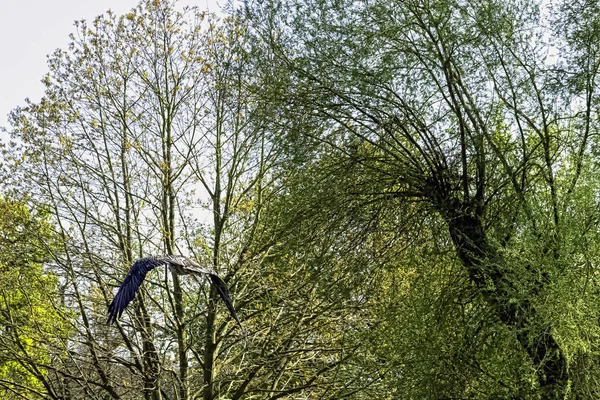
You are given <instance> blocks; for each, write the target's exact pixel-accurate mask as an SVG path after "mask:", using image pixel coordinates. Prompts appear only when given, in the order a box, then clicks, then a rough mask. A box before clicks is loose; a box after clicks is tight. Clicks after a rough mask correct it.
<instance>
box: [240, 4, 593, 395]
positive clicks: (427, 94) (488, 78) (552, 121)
mask: <svg viewBox="0 0 600 400" xmlns="http://www.w3.org/2000/svg"><path fill="white" fill-rule="evenodd" d="M567 8H568V9H569V10H571V11H570V12H573V10H574V9H577V6H575V5H574V6H573V7H570V6H567ZM289 10H291V12H289ZM245 12H246V13H248V15H249V18H250V19H252V20H253V21H255V24H254V32H255V33H256V36H257V42H258V43H260V45H259V46H262V47H263V48H265V49H268V50H266V51H270V52H269V54H270V57H271V65H270V66H267V68H265V71H264V72H263V74H264V76H265V77H266V79H268V82H270V83H273V82H275V83H279V84H271V85H270V86H269V91H268V92H267V93H266V94H265V97H266V98H267V96H268V98H270V99H272V100H273V99H277V100H279V101H278V102H277V104H279V112H280V115H284V116H285V117H284V118H281V119H280V120H283V121H282V122H281V126H282V131H283V132H284V133H285V137H286V138H287V139H288V144H287V145H286V146H287V148H288V150H289V152H290V154H293V155H294V156H295V157H296V158H298V159H299V161H300V162H301V163H302V162H304V160H306V159H307V158H309V157H310V155H312V156H315V157H322V154H325V153H332V152H333V153H336V154H338V155H339V157H340V160H345V161H342V162H345V163H346V165H359V166H360V168H362V169H363V171H364V175H363V177H362V178H360V177H359V178H358V182H359V183H357V184H356V185H355V186H354V187H353V192H354V193H355V196H356V197H357V198H361V197H362V198H369V199H370V201H368V202H366V204H369V207H372V204H373V203H379V204H381V207H382V208H390V209H395V210H396V211H395V212H396V213H405V212H407V211H406V210H408V209H411V206H410V205H411V204H412V203H414V202H418V203H421V204H424V205H426V206H425V207H423V208H421V210H420V214H419V215H420V216H421V218H422V219H423V220H427V221H433V220H436V219H437V218H441V221H443V223H444V224H445V225H446V228H447V231H446V233H445V234H443V236H444V237H445V239H446V240H449V241H450V243H451V244H452V246H453V248H454V251H455V254H456V257H457V259H456V260H457V261H458V262H460V264H461V265H462V267H463V270H464V272H465V273H466V274H467V276H468V280H467V282H462V285H463V286H465V287H468V288H469V290H470V291H472V292H473V296H476V298H477V299H478V300H477V302H475V303H472V305H471V307H474V309H475V310H477V309H487V310H488V311H489V313H490V314H489V316H488V319H487V320H486V321H482V323H485V324H489V323H490V321H495V322H496V323H501V324H502V325H503V326H504V329H507V330H508V332H509V333H508V334H509V335H513V338H514V340H515V342H516V343H518V346H520V347H521V348H522V351H523V354H525V355H526V357H525V360H528V361H524V360H523V358H521V356H519V355H518V354H515V355H514V356H515V362H518V363H523V362H524V363H526V365H529V367H528V369H529V371H530V373H531V375H532V376H533V378H532V379H533V382H534V383H533V384H531V383H528V382H527V380H524V381H521V382H520V384H519V385H516V386H513V387H512V388H511V389H510V390H509V391H508V392H507V393H505V394H504V395H505V396H517V397H524V396H535V392H536V391H537V392H539V393H538V395H539V396H541V397H542V398H558V397H561V398H562V397H564V396H566V395H568V394H569V393H584V392H588V391H589V392H594V391H596V390H597V389H595V388H593V389H591V388H590V386H589V384H588V383H583V382H582V381H580V382H581V383H582V386H581V387H578V386H572V385H573V382H574V374H573V373H572V372H570V371H571V370H570V364H569V362H570V361H569V360H572V358H571V357H572V353H571V352H572V351H573V348H570V345H569V344H568V342H572V341H574V342H578V343H579V344H578V346H581V343H582V342H585V343H587V346H594V345H593V343H594V339H591V337H590V336H587V339H586V338H585V336H586V334H583V335H582V334H581V333H580V332H577V333H575V332H570V333H569V334H565V332H564V331H563V330H562V329H563V327H564V326H563V324H562V322H559V321H560V319H557V318H556V317H557V315H559V314H560V315H561V316H565V315H564V314H563V313H560V312H558V310H559V309H560V307H564V306H565V305H566V304H569V305H570V306H569V307H577V308H578V309H582V310H583V309H587V308H588V307H590V306H591V304H593V302H594V296H590V295H589V292H588V291H587V290H586V289H583V288H584V287H587V285H589V284H591V283H590V282H591V280H590V279H591V278H586V279H584V280H581V279H577V278H576V276H578V275H579V268H578V267H576V265H578V262H577V260H578V259H580V258H583V259H589V257H593V254H595V253H593V252H589V251H588V250H583V249H581V248H578V249H577V250H576V249H574V248H573V247H572V243H578V242H582V241H583V242H586V241H588V240H593V239H592V236H590V232H589V231H588V230H587V229H584V230H581V231H578V230H576V229H573V227H574V226H576V224H578V223H580V222H581V221H589V220H594V219H595V218H596V217H594V215H595V212H594V211H592V209H593V206H592V204H593V203H594V201H593V200H592V199H591V198H590V197H589V196H588V195H586V194H585V192H586V191H587V189H586V188H585V186H586V184H585V181H586V179H588V178H586V176H587V177H591V176H593V172H592V171H593V170H594V167H592V165H591V164H589V162H590V160H591V159H590V156H591V155H592V153H591V152H590V150H591V148H590V132H591V131H593V130H594V129H595V128H593V122H592V121H593V118H592V119H590V116H591V112H592V108H590V105H591V104H593V98H594V93H595V92H594V87H595V86H594V85H593V82H594V78H593V77H594V76H595V73H596V69H595V68H594V67H593V65H595V64H593V62H591V61H590V62H587V63H584V64H583V65H586V66H590V68H587V67H586V69H585V70H584V71H582V74H583V76H584V77H585V78H584V79H583V81H582V82H587V85H583V86H581V85H580V86H579V87H583V88H585V90H583V91H580V92H578V93H577V94H576V95H575V96H573V95H572V94H569V90H568V88H569V86H570V81H569V78H568V76H571V75H570V74H569V73H568V71H564V70H562V69H560V68H557V67H556V66H555V65H552V64H551V60H550V59H549V58H548V46H547V44H546V43H545V42H544V40H546V38H547V37H548V35H552V32H550V31H549V30H548V29H547V28H546V27H545V26H544V25H542V23H541V22H540V19H539V18H538V17H539V12H540V11H539V7H538V5H535V4H525V3H522V2H510V3H504V2H503V3H499V2H493V1H485V2H477V3H469V4H465V3H462V2H456V1H443V2H435V4H434V3H428V2H422V1H402V2H392V3H390V2H377V1H376V2H358V3H357V2H352V3H351V4H350V3H346V2H328V1H305V2H297V1H294V2H260V3H253V2H248V3H247V4H246V8H245ZM575 14H577V15H579V14H578V13H574V14H573V15H575ZM589 15H590V17H589V18H590V21H591V20H592V19H593V17H591V15H593V14H589ZM557 18H559V19H560V17H557ZM541 21H542V22H543V21H544V20H543V19H542V20H541ZM565 21H573V22H574V19H573V18H570V19H569V18H566V19H565ZM586 21H588V20H587V19H586ZM567 25H568V24H567ZM576 26H578V27H579V28H581V29H580V30H579V31H583V32H586V34H584V35H583V37H584V38H585V39H587V40H588V42H587V43H593V41H589V37H588V36H587V34H588V33H590V32H594V31H593V29H592V28H591V27H593V26H595V25H592V23H591V22H590V28H587V27H583V28H582V27H581V26H580V25H576ZM579 28H575V32H577V31H578V29H579ZM570 29H572V28H568V29H567V30H568V31H569V32H573V31H572V30H570ZM573 37H580V36H577V34H573V35H572V36H571V38H573ZM583 48H584V49H585V47H583ZM588 48H589V46H588ZM576 54H578V55H579V56H580V57H583V58H584V59H586V60H587V55H588V54H589V53H588V52H586V51H580V52H578V53H576ZM592 54H593V52H592ZM589 60H591V59H589ZM265 65H266V64H265ZM579 65H581V64H579ZM277 79H279V82H278V81H277ZM571 93H572V92H571ZM579 93H581V94H579ZM277 100H276V101H277ZM580 100H581V102H580ZM579 104H583V106H582V107H580V106H579ZM580 110H583V112H582V113H581V114H580V113H579V111H580ZM586 110H587V111H586ZM582 116H584V117H583V118H582ZM580 121H583V122H580ZM319 144H321V146H319ZM307 149H308V150H307ZM299 152H300V154H303V155H302V156H298V155H297V154H298V153H299ZM300 165H302V164H300ZM588 168H590V169H588ZM330 172H331V170H328V171H327V173H330ZM588 174H589V175H588ZM327 182H331V181H329V180H328V181H327ZM324 190H335V189H333V188H331V187H326V188H324ZM346 193H348V192H346ZM399 200H403V201H401V202H400V201H399ZM584 204H585V205H584ZM348 212H357V213H359V214H362V213H364V212H365V207H360V208H358V210H357V209H350V210H348ZM389 212H390V213H393V212H392V211H391V210H390V211H389ZM574 224H575V225H574ZM438 234H441V233H439V232H438ZM434 265H435V264H434ZM567 282H569V284H571V285H573V284H576V285H580V286H577V287H579V288H581V291H580V292H578V296H577V298H575V299H574V298H572V297H571V296H570V295H571V294H572V292H570V293H567V292H566V291H565V290H566V287H567ZM459 283H460V282H459ZM480 301H481V302H480ZM575 304H578V306H575ZM584 304H585V305H584ZM582 312H583V313H584V314H585V319H586V320H587V321H594V320H595V317H593V315H591V314H589V313H588V312H587V311H582ZM571 318H572V316H570V317H567V319H569V320H571V321H572V319H571ZM492 325H494V324H492ZM596 331H597V324H595V323H592V324H591V326H589V330H586V332H588V333H589V332H596ZM569 335H574V336H572V337H569ZM593 335H595V334H593ZM575 338H577V339H575ZM482 345H483V344H482ZM588 348H589V347H588ZM580 349H581V347H580ZM458 351H459V353H458V354H459V357H460V358H458V359H455V361H456V362H460V361H458V360H460V359H461V358H462V357H463V356H465V354H464V353H461V352H464V349H462V350H460V349H459V350H458ZM586 354H587V355H588V356H590V355H591V353H587V352H586ZM492 370H493V368H490V369H487V370H484V371H486V372H487V373H492ZM527 385H530V388H529V389H528V388H527ZM468 386H469V385H466V387H468ZM465 390H466V389H465ZM580 391H581V392H580ZM508 393H510V394H508ZM433 396H434V397H435V398H440V397H443V396H450V394H449V393H445V394H444V392H443V391H442V392H440V393H435V394H434V395H433Z"/></svg>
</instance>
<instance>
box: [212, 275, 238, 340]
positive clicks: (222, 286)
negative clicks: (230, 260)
mask: <svg viewBox="0 0 600 400" xmlns="http://www.w3.org/2000/svg"><path fill="white" fill-rule="evenodd" d="M208 276H210V280H211V281H212V283H213V285H215V287H216V288H217V291H218V292H219V296H221V299H222V300H223V303H225V305H226V306H227V309H229V313H230V314H231V316H232V317H233V319H235V322H237V324H238V325H239V326H240V328H242V323H241V322H240V319H239V318H238V316H237V314H236V313H235V309H234V308H233V302H232V301H231V297H229V289H227V284H226V283H225V282H224V281H223V279H221V278H219V277H218V276H217V275H216V274H209V275H208ZM242 330H243V328H242Z"/></svg>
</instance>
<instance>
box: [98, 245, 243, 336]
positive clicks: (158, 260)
mask: <svg viewBox="0 0 600 400" xmlns="http://www.w3.org/2000/svg"><path fill="white" fill-rule="evenodd" d="M162 265H168V266H169V268H171V271H173V272H175V273H176V274H177V275H188V274H194V275H207V276H208V277H209V278H210V280H211V282H212V284H213V285H214V286H215V288H216V289H217V292H219V295H220V296H221V299H223V302H224V303H225V305H226V306H227V308H228V309H229V313H230V314H231V316H232V317H233V319H235V321H236V322H237V323H238V325H239V326H240V327H241V326H242V324H241V323H240V320H239V318H238V317H237V314H236V313H235V309H234V308H233V304H232V302H231V297H229V290H228V289H227V285H226V284H225V282H223V280H222V279H221V278H219V276H218V275H217V273H216V272H215V271H213V270H212V269H210V268H205V267H202V266H201V265H200V264H198V263H197V262H196V261H195V260H193V259H191V258H187V257H184V256H173V255H168V256H152V257H144V258H140V259H139V260H137V261H136V262H134V263H133V266H132V267H131V269H130V270H129V273H128V274H127V276H126V277H125V280H124V281H123V283H122V284H121V287H120V288H119V291H118V292H117V295H116V296H115V298H114V300H113V301H112V303H110V306H109V307H108V320H107V321H106V323H107V324H110V323H112V322H114V321H116V320H117V319H118V318H120V317H121V315H122V314H123V311H124V310H125V308H126V307H127V305H128V304H129V303H130V302H131V300H133V298H134V297H135V292H137V291H138V289H139V288H140V286H141V285H142V282H143V281H144V278H146V274H147V273H148V272H149V271H152V270H153V269H154V268H156V267H160V266H162Z"/></svg>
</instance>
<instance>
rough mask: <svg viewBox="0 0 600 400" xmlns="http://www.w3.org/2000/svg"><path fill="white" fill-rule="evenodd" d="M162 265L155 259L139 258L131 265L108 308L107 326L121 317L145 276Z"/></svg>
mask: <svg viewBox="0 0 600 400" xmlns="http://www.w3.org/2000/svg"><path fill="white" fill-rule="evenodd" d="M163 264H165V263H164V262H162V261H160V260H157V259H156V257H146V258H141V259H139V260H137V261H136V262H134V263H133V266H132V267H131V269H130V270H129V273H128V274H127V276H126V277H125V280H124V281H123V283H122V284H121V287H120V288H119V291H118V292H117V295H116V296H115V298H114V299H113V301H112V303H110V306H109V307H108V320H107V321H106V323H107V324H110V323H112V322H114V321H116V320H117V319H119V318H120V317H121V315H122V314H123V311H125V308H126V307H127V305H128V304H129V303H130V302H131V300H133V298H134V297H135V292H137V291H138V289H139V288H140V286H141V285H142V282H144V279H145V278H146V274H147V273H148V272H149V271H152V270H153V269H154V268H156V267H158V266H159V265H163Z"/></svg>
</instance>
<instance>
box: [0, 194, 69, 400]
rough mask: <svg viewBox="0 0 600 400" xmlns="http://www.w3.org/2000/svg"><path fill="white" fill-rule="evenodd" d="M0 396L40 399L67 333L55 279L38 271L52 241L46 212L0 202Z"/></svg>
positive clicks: (52, 237) (50, 249)
mask: <svg viewBox="0 0 600 400" xmlns="http://www.w3.org/2000/svg"><path fill="white" fill-rule="evenodd" d="M0 213H1V214H2V220H1V221H0V277H1V279H0V282H1V284H0V326H2V333H1V334H0V393H2V397H3V398H17V397H18V396H23V397H27V398H33V397H39V398H45V397H46V396H47V395H48V391H47V388H46V387H45V383H46V381H47V379H48V374H49V372H50V371H51V370H52V369H51V366H52V362H53V361H54V360H55V359H56V357H60V352H58V353H57V351H56V349H57V348H60V347H61V343H62V341H63V340H64V339H65V337H66V336H65V335H66V334H67V332H68V329H67V327H68V325H67V324H65V321H64V320H63V318H64V314H63V313H62V311H61V309H60V308H59V307H57V305H56V304H57V300H58V299H57V296H58V293H57V285H58V279H57V278H56V277H55V276H54V275H53V274H50V273H47V272H45V271H44V269H43V265H44V263H46V262H48V261H50V260H51V258H50V255H51V253H52V251H53V249H54V248H56V239H55V236H54V233H53V231H52V227H51V225H50V223H49V221H48V215H47V212H45V211H43V210H41V211H39V212H37V213H35V214H34V213H32V212H30V211H29V209H28V208H27V206H26V205H25V203H23V202H20V201H16V200H11V199H7V198H2V199H1V200H0Z"/></svg>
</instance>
